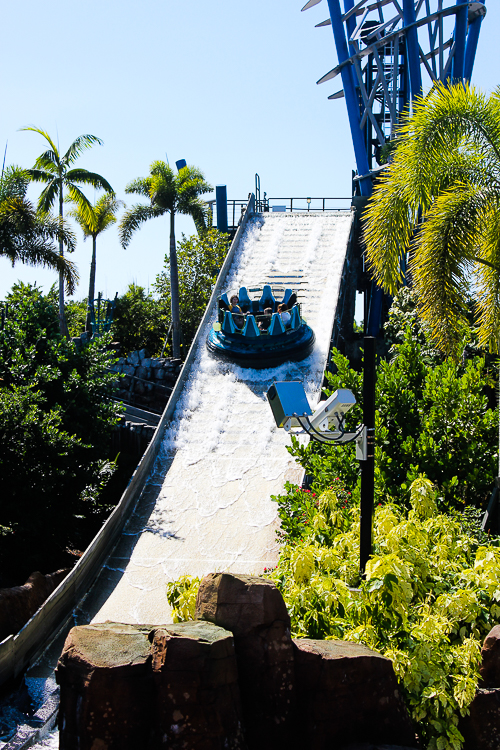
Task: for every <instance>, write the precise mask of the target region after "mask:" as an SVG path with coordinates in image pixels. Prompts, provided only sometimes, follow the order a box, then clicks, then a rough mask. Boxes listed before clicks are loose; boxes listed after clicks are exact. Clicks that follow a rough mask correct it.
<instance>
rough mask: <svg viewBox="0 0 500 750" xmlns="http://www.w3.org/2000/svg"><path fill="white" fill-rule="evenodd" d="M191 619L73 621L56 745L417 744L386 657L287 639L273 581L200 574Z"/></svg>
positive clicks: (147, 749)
mask: <svg viewBox="0 0 500 750" xmlns="http://www.w3.org/2000/svg"><path fill="white" fill-rule="evenodd" d="M196 618H197V619H196V620H195V621H194V622H186V623H179V624H177V625H162V626H151V625H122V624H118V623H103V624H96V625H85V626H80V627H76V628H73V629H72V630H71V632H70V633H69V635H68V638H67V639H66V643H65V645H64V649H63V653H62V655H61V658H60V660H59V664H58V667H57V670H56V677H57V681H58V683H59V684H60V686H61V707H60V714H59V727H60V745H59V747H60V750H77V749H78V750H97V748H99V750H118V748H119V750H137V748H141V750H160V748H163V747H168V748H170V750H181V748H187V749H189V750H223V748H227V749H228V750H239V749H241V750H271V748H272V749H273V750H278V749H281V748H287V749H288V750H299V749H300V750H332V748H335V750H342V749H343V748H346V747H347V746H351V747H352V748H355V747H356V748H360V747H362V746H363V747H366V748H368V747H369V748H371V750H373V748H378V747H380V748H381V747H384V746H389V745H390V746H391V747H392V748H393V750H397V747H399V748H401V749H402V748H403V747H404V748H407V750H412V749H414V748H416V747H417V742H416V738H415V731H414V728H413V726H412V723H411V720H410V717H409V715H408V713H407V710H406V707H405V705H404V703H403V700H402V697H401V695H400V693H399V689H398V683H397V680H396V677H395V675H394V671H393V668H392V663H391V661H390V660H389V659H386V658H384V657H383V656H381V655H380V654H377V653H375V652H373V651H371V650H370V649H368V648H366V647H365V646H360V645H359V644H354V643H347V642H344V641H317V640H311V639H298V640H292V639H291V637H290V618H289V615H288V612H287V610H286V606H285V603H284V601H283V598H282V596H281V594H280V592H279V591H278V590H277V589H276V587H275V586H274V584H273V583H272V582H271V581H269V580H267V579H261V578H255V577H252V576H244V575H232V574H228V573H216V574H212V575H210V576H207V577H206V578H205V579H203V581H202V583H201V585H200V590H199V594H198V600H197V605H196ZM365 743H366V744H365Z"/></svg>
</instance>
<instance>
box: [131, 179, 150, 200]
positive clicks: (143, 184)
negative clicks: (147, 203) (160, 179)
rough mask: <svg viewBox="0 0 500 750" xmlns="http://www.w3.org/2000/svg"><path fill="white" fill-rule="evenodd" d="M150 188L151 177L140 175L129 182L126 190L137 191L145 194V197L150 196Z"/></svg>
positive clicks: (139, 193) (138, 193)
mask: <svg viewBox="0 0 500 750" xmlns="http://www.w3.org/2000/svg"><path fill="white" fill-rule="evenodd" d="M150 189H151V177H138V178H137V179H136V180H132V182H129V183H128V185H127V186H126V188H125V192H126V193H136V194H137V195H143V196H144V197H145V198H150V197H151V195H150Z"/></svg>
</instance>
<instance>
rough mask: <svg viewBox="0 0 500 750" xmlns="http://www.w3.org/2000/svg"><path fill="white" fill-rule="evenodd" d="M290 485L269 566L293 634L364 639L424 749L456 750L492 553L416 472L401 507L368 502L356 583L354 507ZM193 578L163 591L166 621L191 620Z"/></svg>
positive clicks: (489, 589) (494, 615)
mask: <svg viewBox="0 0 500 750" xmlns="http://www.w3.org/2000/svg"><path fill="white" fill-rule="evenodd" d="M293 494H294V498H295V499H294V500H291V499H290V498H291V488H290V491H289V492H288V494H287V496H286V497H285V496H284V497H283V498H282V499H281V500H280V515H282V514H284V513H285V512H288V510H291V511H292V514H293V515H294V518H295V522H294V523H291V524H290V525H289V526H288V527H287V531H282V532H281V541H282V547H281V553H280V557H279V561H278V565H277V567H276V569H274V570H273V571H271V572H270V573H268V575H269V577H270V578H271V579H272V580H274V581H275V583H276V585H277V586H278V588H279V589H280V591H281V592H282V594H283V596H284V599H285V602H286V605H287V608H288V611H289V613H290V617H291V621H292V636H293V637H296V638H319V639H342V640H349V641H356V642H359V643H363V644H365V645H366V646H369V647H370V648H372V649H374V650H375V651H378V652H380V653H382V654H383V655H384V656H387V657H388V658H390V659H391V660H392V662H393V665H394V669H395V672H396V675H397V677H398V679H399V681H400V684H401V687H402V690H403V694H404V696H405V699H406V702H407V705H408V709H409V710H410V712H411V715H412V717H413V719H414V721H415V722H416V724H417V727H418V732H419V736H420V738H421V739H422V741H423V746H424V747H425V748H427V750H460V748H461V747H462V741H463V738H462V735H461V734H460V732H459V730H458V727H457V725H458V721H459V718H460V716H465V715H466V714H467V712H468V706H469V704H470V702H471V701H472V699H473V697H474V695H475V691H476V686H477V679H478V669H479V665H480V651H481V643H482V640H483V639H484V636H485V635H486V634H487V633H488V632H489V630H490V629H491V628H492V627H493V626H494V625H495V624H496V623H497V622H498V620H499V618H500V549H499V548H498V546H496V545H493V544H482V543H481V542H482V540H481V539H479V538H478V537H477V535H476V534H475V533H472V532H474V531H475V529H476V526H475V524H474V522H471V523H470V524H469V526H468V528H467V529H466V530H465V531H464V529H463V528H462V524H461V522H460V519H459V517H458V516H457V517H450V516H449V515H447V514H442V513H439V511H438V503H437V493H436V490H435V488H434V487H433V485H432V483H431V482H430V481H429V480H428V479H427V478H425V477H423V476H420V477H418V478H417V479H416V480H415V481H414V482H413V483H412V485H411V488H410V497H411V509H410V510H409V511H408V510H406V509H402V508H401V507H398V506H396V505H394V504H392V503H388V504H385V505H382V504H380V505H377V507H376V509H375V518H374V550H373V556H372V557H371V559H370V560H369V562H368V565H367V568H366V578H365V580H362V581H361V582H360V578H359V509H358V505H357V503H356V502H355V501H354V500H352V499H351V497H352V496H350V495H348V494H347V493H346V491H345V489H344V488H343V487H342V485H341V483H340V481H339V480H337V481H336V482H335V484H334V485H333V486H332V487H330V488H328V489H326V490H325V491H324V492H322V493H321V494H320V495H319V496H317V497H316V498H314V497H313V496H312V493H306V492H303V491H300V490H298V489H297V488H295V490H294V493H293ZM198 586H199V579H198V578H191V577H190V576H183V577H182V578H181V579H179V581H176V582H174V583H170V584H169V585H168V595H167V596H168V600H169V603H170V605H171V606H173V607H174V611H173V614H174V621H175V622H178V621H179V620H186V619H192V618H193V617H194V604H195V601H196V594H197V590H198Z"/></svg>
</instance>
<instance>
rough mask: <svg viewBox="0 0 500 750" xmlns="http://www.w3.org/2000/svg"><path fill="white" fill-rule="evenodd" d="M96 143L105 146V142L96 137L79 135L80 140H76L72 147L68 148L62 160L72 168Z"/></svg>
mask: <svg viewBox="0 0 500 750" xmlns="http://www.w3.org/2000/svg"><path fill="white" fill-rule="evenodd" d="M96 143H97V144H98V145H99V146H102V145H103V141H101V139H100V138H98V137H97V136H95V135H90V134H87V135H79V136H78V138H75V140H74V141H73V143H72V144H71V146H70V147H69V148H68V150H67V151H66V153H65V154H64V156H63V159H62V160H63V161H64V163H65V164H67V165H68V166H70V165H71V164H73V163H74V162H75V161H76V160H77V159H78V157H79V156H81V154H82V153H83V152H84V151H86V150H87V149H88V148H91V147H92V146H94V144H96Z"/></svg>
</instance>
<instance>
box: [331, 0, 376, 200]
mask: <svg viewBox="0 0 500 750" xmlns="http://www.w3.org/2000/svg"><path fill="white" fill-rule="evenodd" d="M328 10H329V11H330V20H331V22H332V31H333V36H334V39H335V46H336V48H337V56H338V60H339V64H341V63H345V62H346V60H348V59H349V57H350V55H349V50H348V48H347V40H346V35H345V31H344V24H343V20H342V10H341V8H340V0H328ZM341 76H342V84H343V86H344V95H345V101H346V106H347V116H348V118H349V125H350V127H351V137H352V142H353V146H354V157H355V159H356V166H357V168H358V174H359V175H362V176H363V179H361V180H360V181H359V187H360V190H361V195H367V196H368V195H371V193H372V180H371V176H370V164H369V161H368V155H367V153H366V144H365V142H364V138H363V132H362V130H361V119H360V112H359V101H358V95H357V93H356V82H355V78H354V70H353V67H352V65H344V66H343V68H342V71H341ZM365 175H366V176H365Z"/></svg>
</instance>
